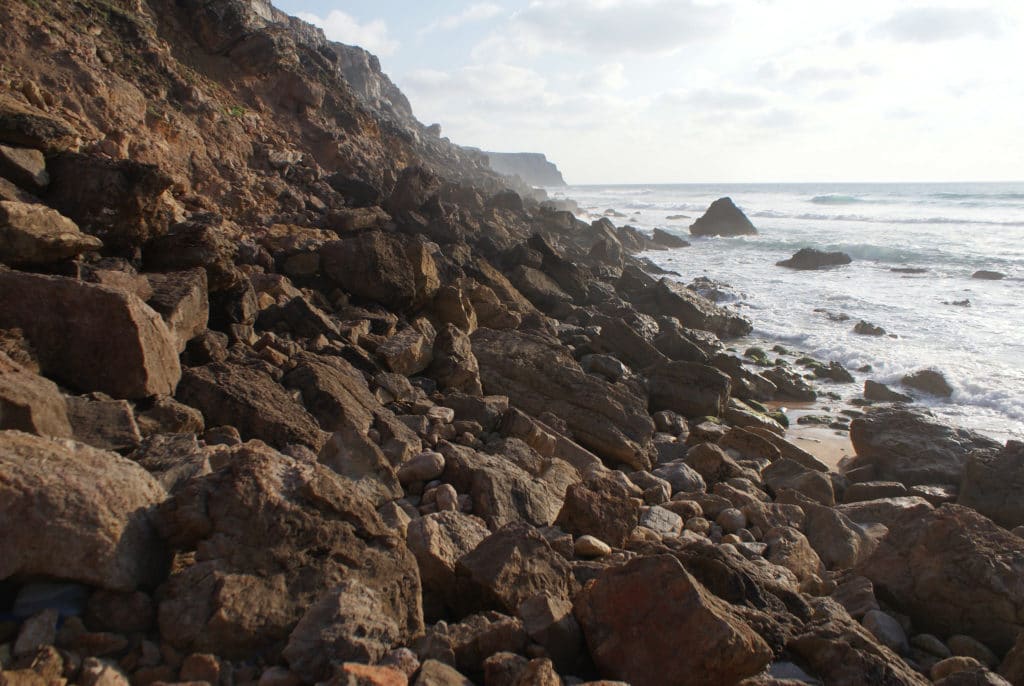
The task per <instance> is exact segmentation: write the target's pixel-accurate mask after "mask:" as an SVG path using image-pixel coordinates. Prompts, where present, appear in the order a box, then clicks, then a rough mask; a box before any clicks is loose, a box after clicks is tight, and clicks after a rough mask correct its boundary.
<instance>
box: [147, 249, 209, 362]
mask: <svg viewBox="0 0 1024 686" xmlns="http://www.w3.org/2000/svg"><path fill="white" fill-rule="evenodd" d="M146 279H147V280H148V281H149V285H150V287H151V288H152V289H153V295H152V296H151V297H150V298H148V299H147V300H146V304H147V305H149V306H150V307H152V308H153V309H154V310H156V311H157V312H159V313H160V316H161V317H163V318H164V322H166V324H167V328H169V329H170V330H171V333H172V334H174V337H175V338H176V339H177V342H178V352H179V353H180V352H184V351H185V346H187V345H188V342H189V341H191V340H192V339H193V338H195V337H196V336H198V335H199V334H201V333H203V332H204V331H206V325H207V323H208V322H209V319H210V299H209V295H208V291H209V284H208V283H207V278H206V271H205V270H203V269H199V268H195V269H190V270H187V271H181V272H167V273H164V274H147V275H146Z"/></svg>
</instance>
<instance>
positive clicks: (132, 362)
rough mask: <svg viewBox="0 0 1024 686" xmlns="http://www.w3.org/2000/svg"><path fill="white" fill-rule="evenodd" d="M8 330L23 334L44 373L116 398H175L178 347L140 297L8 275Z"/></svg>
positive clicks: (4, 321) (1, 283)
mask: <svg viewBox="0 0 1024 686" xmlns="http://www.w3.org/2000/svg"><path fill="white" fill-rule="evenodd" d="M0 293H3V294H4V306H3V307H2V308H0V328H20V329H21V330H22V331H23V332H24V335H25V338H26V339H28V341H29V342H30V343H31V344H32V347H33V348H34V349H35V351H36V354H37V355H38V358H39V365H40V368H41V369H42V372H43V373H44V374H45V375H46V376H49V377H53V378H54V379H56V380H58V381H60V382H62V383H63V384H65V385H67V386H69V387H71V388H75V389H78V390H80V391H83V392H90V391H102V392H104V393H107V394H109V395H111V396H113V397H115V398H128V399H136V398H145V397H149V396H153V395H172V394H173V393H174V389H175V387H176V386H177V384H178V380H179V379H180V378H181V365H180V364H179V362H178V349H177V341H176V340H175V337H174V335H173V334H172V333H171V332H170V331H169V330H168V328H167V326H166V324H164V321H163V319H161V318H160V315H159V314H157V313H156V312H154V311H153V310H152V309H151V308H150V307H148V306H147V305H146V304H145V303H143V302H142V301H141V300H139V299H138V298H137V297H136V296H135V295H132V294H130V293H125V292H123V291H120V290H117V289H114V288H111V287H108V286H100V285H98V284H92V283H85V282H82V281H76V280H75V279H69V278H65V277H60V276H43V275H40V274H28V273H25V272H15V271H3V270H0Z"/></svg>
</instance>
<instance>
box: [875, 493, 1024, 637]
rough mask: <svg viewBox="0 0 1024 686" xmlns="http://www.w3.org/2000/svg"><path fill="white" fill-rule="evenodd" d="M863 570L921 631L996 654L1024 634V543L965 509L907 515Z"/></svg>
mask: <svg viewBox="0 0 1024 686" xmlns="http://www.w3.org/2000/svg"><path fill="white" fill-rule="evenodd" d="M887 525H888V527H889V533H888V535H887V536H886V537H885V538H884V539H882V541H881V542H880V543H879V545H878V548H877V549H876V550H875V552H874V553H873V554H872V555H871V557H869V558H868V559H867V560H865V561H864V562H862V563H861V564H860V566H859V567H858V573H860V574H862V575H863V576H866V577H867V578H869V579H871V581H872V582H873V583H874V584H875V587H876V588H877V589H878V590H879V591H880V592H883V593H885V594H886V597H887V598H891V599H892V602H893V603H894V607H895V608H896V609H898V610H899V611H900V612H904V613H906V614H908V615H909V616H910V618H911V620H912V621H913V623H914V626H915V627H916V628H917V629H918V630H923V631H928V632H931V633H936V634H938V635H942V636H948V635H950V634H967V635H969V636H972V637H973V638H976V639H978V640H979V641H981V642H982V643H984V644H986V645H988V646H990V647H992V648H993V649H995V650H996V651H997V652H1000V653H1002V652H1005V651H1007V650H1009V649H1010V648H1011V647H1012V646H1013V644H1014V642H1015V641H1016V639H1017V635H1018V634H1019V633H1020V632H1021V630H1022V628H1024V622H1022V621H1021V618H1022V617H1024V540H1022V539H1020V538H1018V537H1017V536H1014V535H1013V534H1011V533H1010V532H1008V531H1006V530H1005V529H1002V528H1000V527H999V526H998V525H996V524H995V523H993V522H992V521H991V520H989V519H986V518H985V517H983V516H982V515H980V514H978V513H976V512H974V511H973V510H970V509H968V508H965V507H961V506H959V505H943V506H942V507H940V508H939V509H937V510H933V511H930V512H927V513H924V514H921V513H918V512H907V513H904V514H903V515H902V516H899V517H897V518H895V519H894V520H892V521H890V522H889V523H888V524H887Z"/></svg>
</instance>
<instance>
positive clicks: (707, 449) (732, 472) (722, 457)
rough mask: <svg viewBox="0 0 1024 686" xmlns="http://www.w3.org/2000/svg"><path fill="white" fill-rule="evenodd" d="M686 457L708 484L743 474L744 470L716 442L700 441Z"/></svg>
mask: <svg viewBox="0 0 1024 686" xmlns="http://www.w3.org/2000/svg"><path fill="white" fill-rule="evenodd" d="M684 459H685V460H686V464H688V465H690V467H692V468H693V469H694V470H696V471H697V473H698V474H700V475H701V477H702V478H703V479H704V481H705V483H707V484H716V483H718V482H719V481H727V480H729V479H731V478H733V477H736V476H743V470H742V468H741V467H740V466H739V465H738V464H737V463H736V461H735V460H734V459H732V458H731V457H729V455H727V454H726V452H725V451H724V450H722V449H721V448H719V447H718V446H717V445H715V444H714V443H698V444H697V445H695V446H693V447H692V448H690V450H689V451H687V453H686V458H684Z"/></svg>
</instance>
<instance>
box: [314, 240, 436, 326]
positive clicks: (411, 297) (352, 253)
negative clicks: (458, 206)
mask: <svg viewBox="0 0 1024 686" xmlns="http://www.w3.org/2000/svg"><path fill="white" fill-rule="evenodd" d="M320 255H321V264H322V271H323V273H324V274H326V275H327V276H328V277H329V278H330V279H331V280H333V281H334V282H335V283H336V284H338V286H339V287H341V288H342V289H344V290H345V291H347V292H349V293H351V294H352V295H355V296H357V297H359V298H363V299H365V300H368V301H371V302H378V303H380V304H382V305H384V306H385V307H390V308H395V309H407V308H411V307H417V306H420V305H423V304H425V303H426V302H428V301H429V300H430V299H431V298H433V297H434V295H435V294H436V293H437V291H438V289H439V288H440V286H441V282H440V279H439V277H438V272H437V263H436V262H435V261H434V258H433V256H432V255H431V254H430V253H429V252H428V251H427V249H426V247H425V246H424V245H423V244H422V243H420V242H419V241H417V240H415V239H411V238H406V237H404V236H400V235H397V234H388V233H384V232H381V231H370V232H367V233H363V234H359V235H357V236H353V237H351V238H345V239H343V240H339V241H332V242H330V243H327V244H326V245H324V246H323V248H322V249H321V252H320Z"/></svg>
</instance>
